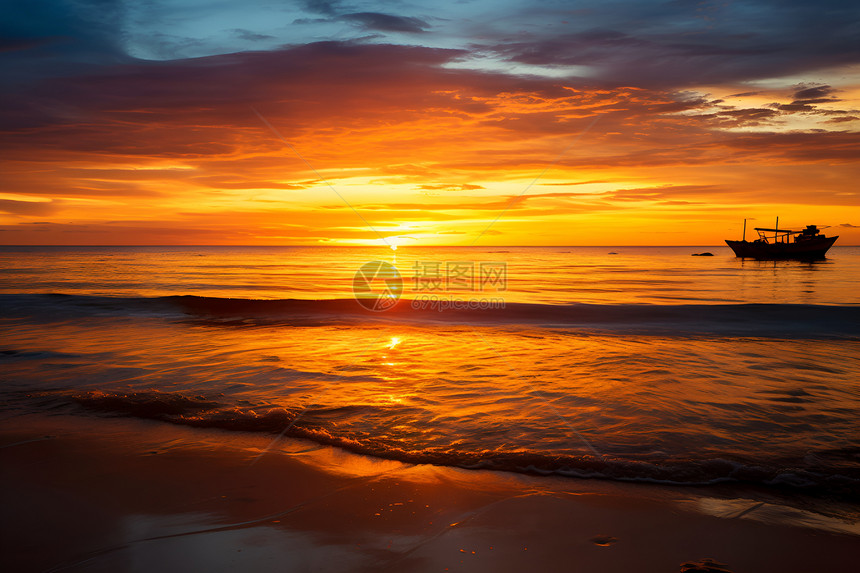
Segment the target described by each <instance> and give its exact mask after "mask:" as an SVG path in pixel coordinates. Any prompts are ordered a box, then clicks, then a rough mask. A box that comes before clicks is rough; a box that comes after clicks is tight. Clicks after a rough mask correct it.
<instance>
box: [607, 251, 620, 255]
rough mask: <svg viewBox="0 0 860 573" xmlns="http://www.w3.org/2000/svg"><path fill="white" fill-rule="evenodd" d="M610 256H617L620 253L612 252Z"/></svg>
mask: <svg viewBox="0 0 860 573" xmlns="http://www.w3.org/2000/svg"><path fill="white" fill-rule="evenodd" d="M609 254H610V255H617V254H618V253H616V252H615V251H612V252H611V253H609Z"/></svg>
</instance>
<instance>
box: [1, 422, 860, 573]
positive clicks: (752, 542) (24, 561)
mask: <svg viewBox="0 0 860 573" xmlns="http://www.w3.org/2000/svg"><path fill="white" fill-rule="evenodd" d="M270 440H271V437H270V436H256V435H248V434H244V433H240V432H222V431H218V430H211V431H210V430H200V429H194V428H187V427H178V426H173V425H169V424H160V423H157V422H148V421H142V420H130V419H123V418H88V417H81V416H66V415H63V416H44V415H32V414H31V415H25V416H18V417H13V418H7V419H5V420H3V421H0V467H1V468H2V469H0V479H2V487H0V491H2V492H3V500H2V508H3V509H2V510H0V511H2V524H3V526H2V529H3V535H2V551H0V555H2V557H0V566H2V568H3V569H4V570H15V571H123V570H149V569H159V570H163V571H180V570H199V569H206V570H215V571H218V570H224V571H227V570H264V571H265V570H275V569H277V570H279V571H283V570H288V571H304V570H308V569H314V570H323V571H344V570H351V571H365V570H366V571H370V570H373V571H380V570H381V571H445V570H446V568H447V570H449V571H478V572H481V571H521V570H524V569H526V568H529V567H553V568H558V567H565V568H567V567H570V566H572V565H575V566H576V568H577V569H581V570H590V571H605V572H609V573H612V572H615V571H617V572H622V571H625V572H629V571H634V570H635V571H655V572H657V571H670V572H672V571H680V570H681V568H682V565H683V564H685V563H699V564H700V565H703V566H704V564H706V563H707V562H705V561H703V560H705V559H712V560H715V561H716V562H719V563H723V564H725V569H726V570H728V571H731V572H733V573H742V572H744V571H749V572H763V571H779V572H785V573H789V572H798V573H800V572H803V571H814V570H830V569H834V570H835V569H837V568H844V567H845V565H846V564H849V563H851V562H852V561H853V560H856V548H857V547H858V544H860V525H858V523H857V521H856V518H855V520H854V521H853V523H852V522H850V521H846V520H840V519H837V518H834V517H828V516H825V515H822V514H819V513H813V512H810V511H804V510H800V509H795V508H792V507H788V506H785V505H779V504H776V503H769V502H764V501H761V500H757V499H746V498H740V497H736V498H731V497H725V496H723V497H719V495H716V494H712V495H707V494H705V493H703V492H702V490H701V488H695V489H694V488H672V487H663V486H656V485H647V484H626V483H617V482H605V481H596V480H582V479H575V478H561V477H545V478H544V477H536V476H528V475H522V474H513V473H505V472H495V471H490V470H466V469H459V468H451V467H439V466H429V465H410V464H404V463H401V462H396V461H390V460H382V459H376V458H372V457H369V456H364V455H359V454H353V453H349V452H346V451H344V450H340V449H338V448H334V447H330V446H321V445H318V444H315V443H312V442H306V441H302V440H295V439H285V440H282V441H280V442H279V443H278V444H277V445H276V446H275V447H273V448H272V450H271V451H269V452H267V453H265V455H262V456H260V453H261V452H263V451H264V450H265V449H266V447H267V446H268V445H269V443H270ZM258 456H259V457H258ZM255 458H256V461H255ZM715 491H719V490H715ZM688 570H690V571H695V569H690V568H688Z"/></svg>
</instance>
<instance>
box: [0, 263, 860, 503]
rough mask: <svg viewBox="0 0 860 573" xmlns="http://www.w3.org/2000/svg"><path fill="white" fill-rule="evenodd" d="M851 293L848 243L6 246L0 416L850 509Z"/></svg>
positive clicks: (858, 315) (859, 387)
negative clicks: (810, 251)
mask: <svg viewBox="0 0 860 573" xmlns="http://www.w3.org/2000/svg"><path fill="white" fill-rule="evenodd" d="M704 250H708V251H710V252H712V253H714V256H713V257H691V256H690V255H691V253H694V252H700V251H704ZM610 253H615V254H610ZM370 261H384V262H385V263H388V264H391V265H393V266H394V267H395V268H396V269H398V271H399V274H400V278H401V280H402V284H403V287H402V289H396V288H395V289H394V290H393V291H388V292H387V294H386V293H384V292H383V291H381V290H380V289H381V288H382V287H384V286H385V285H386V284H388V283H380V282H379V281H376V282H374V283H373V284H372V288H373V292H374V293H375V292H380V293H382V295H381V297H380V298H378V299H373V298H372V299H371V300H377V301H378V302H379V301H381V302H383V303H389V302H395V298H396V297H397V296H399V297H400V298H399V300H397V301H396V304H395V305H394V306H393V307H392V308H390V309H388V310H379V308H378V307H377V309H376V310H368V309H366V308H365V307H364V306H362V304H359V302H357V301H356V300H355V298H353V288H354V285H355V284H356V282H355V277H356V272H357V270H358V269H359V268H360V267H362V265H363V264H364V263H367V262H370ZM374 268H375V267H374ZM386 268H387V267H386ZM363 276H366V275H363ZM377 278H379V277H377ZM382 278H389V279H390V278H391V276H390V275H382ZM362 280H363V278H362V276H360V277H359V282H361V281H362ZM362 284H364V283H362ZM389 286H390V284H389ZM858 286H860V248H855V247H834V248H833V249H832V250H831V252H830V253H829V257H828V258H827V259H826V260H822V261H816V262H798V261H779V262H773V261H770V262H758V261H751V260H740V259H736V258H735V257H734V256H733V255H732V253H731V252H730V251H729V250H728V249H727V248H689V247H672V248H656V247H654V248H643V247H638V248H633V247H589V248H584V247H569V248H516V247H506V248H477V247H476V248H411V249H410V248H404V249H401V250H399V251H397V252H392V251H391V250H388V249H378V248H376V249H371V248H368V249H364V248H287V247H282V248H276V247H265V248H264V247H89V248H83V247H67V248H59V247H55V248H51V247H2V248H0V308H2V312H0V334H2V342H0V368H2V370H0V371H2V374H0V404H2V416H3V417H4V418H7V419H8V418H11V417H15V416H21V415H27V414H31V413H40V414H51V415H54V414H56V415H76V416H87V417H90V418H91V419H92V420H94V423H97V421H98V420H99V419H101V418H103V417H105V416H112V417H116V416H120V417H122V416H127V417H138V418H148V419H152V420H155V421H156V422H157V423H162V424H181V425H188V426H196V427H205V428H217V429H220V430H222V431H224V432H232V433H236V432H253V433H257V434H259V433H267V434H270V435H271V436H272V439H273V444H274V447H276V445H277V442H276V440H277V439H290V438H302V439H308V440H313V441H316V442H319V443H323V444H331V445H335V446H338V447H342V448H345V449H348V450H351V451H354V452H359V453H364V454H368V455H372V456H378V457H383V458H391V459H398V460H402V461H404V462H422V463H434V464H441V465H453V466H460V467H467V468H476V469H477V468H489V469H497V470H505V471H518V472H528V473H533V474H550V475H556V476H570V477H588V478H598V479H610V480H623V481H632V482H648V483H658V484H681V485H697V486H703V487H709V486H713V485H716V484H737V485H738V486H752V487H755V488H763V489H766V490H773V491H775V492H781V494H786V493H787V494H788V495H791V496H796V495H800V496H809V497H813V498H827V499H837V500H842V501H849V502H854V503H856V502H857V501H858V498H860V496H858V492H860V416H859V415H858V414H860V383H858V378H860V376H858V374H860V296H858V292H860V291H858ZM363 302H364V303H366V302H367V300H363ZM383 306H386V305H383ZM234 435H235V434H234Z"/></svg>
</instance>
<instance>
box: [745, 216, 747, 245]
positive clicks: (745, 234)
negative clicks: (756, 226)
mask: <svg viewBox="0 0 860 573" xmlns="http://www.w3.org/2000/svg"><path fill="white" fill-rule="evenodd" d="M746 242H747V218H746V217H744V243H746Z"/></svg>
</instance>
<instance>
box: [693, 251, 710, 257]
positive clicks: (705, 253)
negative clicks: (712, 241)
mask: <svg viewBox="0 0 860 573" xmlns="http://www.w3.org/2000/svg"><path fill="white" fill-rule="evenodd" d="M693 256H694V257H713V256H714V253H709V252H707V251H705V252H704V253H693Z"/></svg>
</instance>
